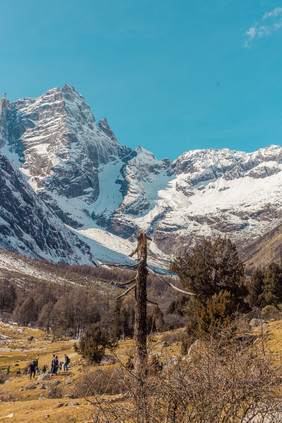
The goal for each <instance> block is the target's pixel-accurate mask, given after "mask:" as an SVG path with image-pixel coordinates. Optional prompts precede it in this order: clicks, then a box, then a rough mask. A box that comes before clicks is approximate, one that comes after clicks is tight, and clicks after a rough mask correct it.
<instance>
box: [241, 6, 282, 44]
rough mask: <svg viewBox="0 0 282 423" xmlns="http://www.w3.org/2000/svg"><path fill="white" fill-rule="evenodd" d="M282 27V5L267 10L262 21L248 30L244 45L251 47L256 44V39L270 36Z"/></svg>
mask: <svg viewBox="0 0 282 423" xmlns="http://www.w3.org/2000/svg"><path fill="white" fill-rule="evenodd" d="M280 28H282V7H276V8H275V9H273V10H271V11H270V12H265V14H264V15H263V17H262V18H261V19H260V21H258V22H256V23H255V25H254V26H252V27H250V28H249V29H248V31H247V32H246V34H245V35H246V40H245V43H244V47H246V48H251V47H253V46H254V45H255V40H257V39H259V38H264V37H269V36H270V35H271V34H273V32H275V31H278V30H279V29H280Z"/></svg>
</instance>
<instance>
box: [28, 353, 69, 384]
mask: <svg viewBox="0 0 282 423" xmlns="http://www.w3.org/2000/svg"><path fill="white" fill-rule="evenodd" d="M69 363H70V359H69V357H68V356H67V355H66V354H65V357H64V361H61V362H59V360H58V356H57V355H55V354H53V359H52V362H51V371H50V372H49V373H51V374H54V375H56V374H57V372H58V370H59V369H60V370H62V367H63V368H64V372H67V371H68V365H69ZM28 367H29V375H30V379H31V378H32V375H33V377H35V374H36V373H39V368H38V357H37V358H36V359H35V360H33V362H32V363H30V364H29V366H28ZM46 371H47V366H46V365H44V366H43V367H42V373H46Z"/></svg>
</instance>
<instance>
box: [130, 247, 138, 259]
mask: <svg viewBox="0 0 282 423" xmlns="http://www.w3.org/2000/svg"><path fill="white" fill-rule="evenodd" d="M136 253H137V248H135V250H134V251H132V253H130V254H129V256H128V257H132V256H134V254H136Z"/></svg>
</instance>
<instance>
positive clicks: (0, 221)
mask: <svg viewBox="0 0 282 423" xmlns="http://www.w3.org/2000/svg"><path fill="white" fill-rule="evenodd" d="M0 187H1V190H0V247H1V248H4V249H6V250H8V251H14V252H19V253H21V254H23V255H26V256H29V257H37V258H45V259H47V260H50V261H53V262H60V261H64V262H65V263H69V264H74V263H77V264H82V263H84V264H89V265H90V264H92V265H94V264H95V261H94V258H93V256H92V254H91V252H90V248H89V246H88V245H87V244H85V243H83V242H82V241H81V240H80V239H79V238H78V237H77V236H76V235H75V234H73V233H72V232H71V231H70V230H69V229H67V228H66V226H65V225H64V224H63V223H62V222H61V221H60V219H59V218H58V217H57V216H56V215H55V214H54V213H53V212H52V211H51V210H50V209H49V208H48V207H47V206H46V205H45V204H44V202H43V201H42V200H41V199H40V198H38V197H37V196H36V194H35V193H34V191H33V190H32V188H31V187H30V185H29V184H28V183H27V182H26V181H25V179H24V177H23V175H22V174H20V172H18V171H17V170H16V169H15V168H14V167H13V165H12V164H11V163H10V162H9V160H8V159H7V158H6V157H5V156H3V155H2V154H1V152H0Z"/></svg>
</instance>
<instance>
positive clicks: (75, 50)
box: [0, 0, 282, 159]
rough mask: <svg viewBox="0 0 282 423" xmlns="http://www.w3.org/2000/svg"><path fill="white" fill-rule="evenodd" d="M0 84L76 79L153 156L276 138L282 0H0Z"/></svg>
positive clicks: (126, 138)
mask: <svg viewBox="0 0 282 423" xmlns="http://www.w3.org/2000/svg"><path fill="white" fill-rule="evenodd" d="M0 11H1V26H0V58H1V59H0V60H1V63H0V65H1V66H0V92H7V97H8V98H9V99H10V100H11V101H14V100H16V99H18V98H21V97H36V96H39V95H41V94H43V93H44V92H46V91H47V90H48V89H50V88H53V87H55V86H60V87H62V86H63V84H64V83H67V84H70V85H75V87H76V89H77V91H79V92H80V93H81V94H82V95H83V96H84V97H85V99H86V101H87V102H88V104H89V105H90V107H91V109H92V111H93V113H94V116H95V118H96V119H97V120H98V119H101V118H103V117H105V116H106V117H107V118H108V121H109V124H110V126H111V128H112V129H113V131H114V132H115V134H116V136H117V138H118V139H119V141H120V143H121V144H124V145H128V146H130V147H131V148H135V147H137V145H142V146H143V147H144V148H146V149H148V150H150V151H152V152H153V153H154V154H155V156H156V157H157V158H159V159H161V158H163V157H168V158H170V159H175V158H176V157H177V156H179V155H180V154H182V153H183V152H184V151H188V150H191V149H198V148H200V149H202V148H224V147H226V148H230V149H235V150H244V151H254V150H257V149H258V148H262V147H265V146H267V145H270V144H281V139H282V125H281V123H282V48H281V47H282V0H281V1H259V0H236V1H234V0H215V1H213V0H201V1H200V0H174V1H172V0H161V1H159V0H130V1H129V0H103V1H102V0H99V1H97V0H56V1H54V0H36V1H34V0H9V1H7V0H0Z"/></svg>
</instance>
